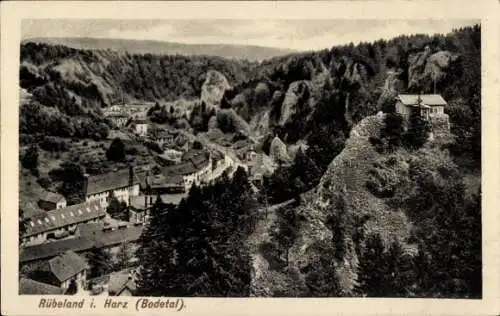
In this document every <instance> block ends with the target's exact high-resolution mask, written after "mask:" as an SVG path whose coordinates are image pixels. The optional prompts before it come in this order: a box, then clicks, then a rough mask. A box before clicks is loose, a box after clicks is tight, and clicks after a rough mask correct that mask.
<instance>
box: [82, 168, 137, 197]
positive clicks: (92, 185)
mask: <svg viewBox="0 0 500 316" xmlns="http://www.w3.org/2000/svg"><path fill="white" fill-rule="evenodd" d="M84 181H85V183H84V195H85V200H86V201H87V202H91V201H99V203H101V204H102V205H103V206H104V207H107V205H108V202H109V198H110V197H111V196H114V197H116V198H117V199H118V201H120V202H125V203H126V204H127V205H128V204H129V203H130V197H131V196H137V195H139V184H140V180H139V178H138V177H137V176H136V175H135V173H134V170H133V168H132V167H131V168H129V169H128V170H127V169H124V170H118V171H115V172H110V173H107V174H104V175H98V176H89V175H86V176H85V180H84Z"/></svg>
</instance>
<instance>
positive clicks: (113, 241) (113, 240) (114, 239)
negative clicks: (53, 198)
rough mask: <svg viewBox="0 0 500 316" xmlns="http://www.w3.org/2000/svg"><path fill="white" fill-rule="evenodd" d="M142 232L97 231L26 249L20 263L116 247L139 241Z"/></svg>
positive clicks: (137, 229) (133, 229)
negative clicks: (95, 248)
mask: <svg viewBox="0 0 500 316" xmlns="http://www.w3.org/2000/svg"><path fill="white" fill-rule="evenodd" d="M142 230H143V227H142V226H128V227H126V228H115V229H113V230H110V231H108V230H106V231H104V230H101V231H96V232H95V233H94V234H93V235H92V236H80V237H76V238H67V239H62V240H57V241H53V242H48V243H44V244H39V245H33V246H29V247H24V248H22V249H21V250H20V254H19V261H20V262H29V261H33V260H40V259H48V258H52V257H54V256H57V255H58V254H60V253H63V252H65V251H68V250H71V251H74V252H81V251H85V250H89V249H91V248H93V247H97V248H103V247H111V246H115V245H118V244H121V243H123V242H134V241H137V240H138V239H139V237H140V236H141V233H142Z"/></svg>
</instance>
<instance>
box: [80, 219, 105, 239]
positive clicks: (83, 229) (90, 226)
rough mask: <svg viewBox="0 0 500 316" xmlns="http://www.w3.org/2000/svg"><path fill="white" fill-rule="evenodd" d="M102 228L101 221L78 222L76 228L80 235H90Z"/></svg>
mask: <svg viewBox="0 0 500 316" xmlns="http://www.w3.org/2000/svg"><path fill="white" fill-rule="evenodd" d="M103 228H104V223H103V222H97V223H85V224H78V226H77V228H76V229H77V230H78V233H79V235H80V236H92V235H93V234H94V233H95V232H97V231H101V230H102V229H103Z"/></svg>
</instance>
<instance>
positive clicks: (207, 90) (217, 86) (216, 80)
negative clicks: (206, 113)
mask: <svg viewBox="0 0 500 316" xmlns="http://www.w3.org/2000/svg"><path fill="white" fill-rule="evenodd" d="M230 88H231V86H230V85H229V83H228V81H227V78H226V77H225V76H224V75H223V74H222V73H220V72H218V71H215V70H209V71H208V72H207V74H206V79H205V81H204V82H203V85H202V86H201V95H200V100H201V101H202V102H205V104H206V105H207V109H210V108H213V107H218V106H219V105H220V101H221V100H222V97H223V96H224V92H225V91H226V90H227V89H230Z"/></svg>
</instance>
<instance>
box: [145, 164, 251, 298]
mask: <svg viewBox="0 0 500 316" xmlns="http://www.w3.org/2000/svg"><path fill="white" fill-rule="evenodd" d="M228 181H229V179H228V178H227V177H223V178H222V180H221V181H219V182H216V183H215V184H214V185H212V186H208V187H205V188H203V189H201V188H198V187H196V186H193V187H192V188H191V190H190V192H189V196H188V198H187V199H185V200H183V201H182V202H181V203H180V204H179V205H178V206H177V207H172V208H170V209H168V212H165V211H164V209H163V210H162V206H155V208H154V210H153V212H154V213H153V214H152V218H151V222H150V224H149V226H148V227H147V228H146V230H145V232H144V233H143V236H142V237H141V240H142V242H141V243H142V245H141V246H142V247H141V248H140V250H139V253H138V255H139V260H141V262H143V260H144V263H143V267H144V269H143V271H141V277H140V281H139V288H140V292H141V293H144V295H170V296H214V297H224V296H248V295H249V285H250V268H251V265H250V256H249V254H248V249H247V248H246V246H245V240H246V238H247V236H248V234H249V232H250V231H251V230H250V228H251V227H249V225H248V220H249V217H250V216H251V212H250V211H249V210H251V209H252V207H248V206H250V205H252V203H251V202H252V197H251V196H249V195H248V192H249V190H248V186H249V184H248V179H247V177H246V174H245V173H244V170H239V171H237V172H236V173H235V175H234V177H233V181H231V182H228ZM163 207H164V206H163ZM158 212H160V213H162V216H161V218H158V214H159V213H158ZM153 236H154V237H153ZM157 252H161V253H162V254H158V255H157V258H156V260H151V259H147V258H146V256H151V255H152V254H157ZM164 253H168V254H169V255H164ZM158 280H160V281H158Z"/></svg>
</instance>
